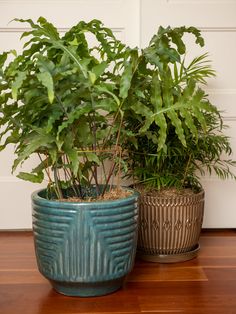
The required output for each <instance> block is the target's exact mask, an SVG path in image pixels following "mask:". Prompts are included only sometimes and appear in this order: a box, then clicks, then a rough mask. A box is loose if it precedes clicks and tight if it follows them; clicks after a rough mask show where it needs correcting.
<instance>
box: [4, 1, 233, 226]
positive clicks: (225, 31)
mask: <svg viewBox="0 0 236 314" xmlns="http://www.w3.org/2000/svg"><path fill="white" fill-rule="evenodd" d="M41 15H42V16H45V17H46V18H47V19H48V20H50V21H52V22H53V23H55V25H56V26H57V27H58V28H59V30H60V31H61V32H64V31H66V30H67V29H68V28H70V27H71V26H72V25H74V24H76V23H77V22H78V21H79V20H85V21H89V20H91V19H94V18H96V19H100V20H102V21H103V22H104V24H105V25H106V26H108V27H111V28H112V29H113V31H114V33H115V35H116V36H117V37H118V38H120V39H122V40H124V41H125V42H126V43H127V44H129V45H130V46H138V45H139V44H140V46H145V45H146V44H147V43H148V41H149V40H150V38H151V37H152V35H153V34H154V33H155V32H156V30H157V29H158V26H159V25H163V26H167V25H171V26H180V25H186V26H191V25H193V26H196V27H199V28H200V29H201V30H202V33H203V36H204V38H205V42H206V49H205V50H207V51H209V52H210V58H211V59H212V61H213V67H214V69H215V70H216V71H217V78H216V79H212V80H211V81H209V84H208V87H207V89H208V93H209V95H210V98H211V100H212V101H213V103H215V104H216V105H217V106H218V107H219V108H220V109H222V110H224V111H225V112H224V117H225V120H226V123H227V124H228V125H229V127H230V128H229V129H228V130H227V134H229V135H230V136H231V137H232V139H231V142H232V147H233V150H234V151H235V152H236V106H235V104H236V80H235V73H236V61H235V56H236V0H68V1H66V0H34V1H32V0H0V51H4V50H9V49H12V48H14V49H19V48H20V47H21V45H20V43H19V37H20V35H21V33H22V31H24V30H25V28H27V27H28V26H27V25H24V24H20V25H19V23H15V22H12V23H10V24H8V23H9V21H10V20H12V19H13V18H15V17H18V18H31V19H34V20H35V19H37V18H38V17H39V16H41ZM189 51H191V54H192V55H191V56H195V55H198V54H199V53H202V52H203V51H201V50H200V49H196V47H195V45H194V42H192V41H191V40H189ZM12 151H13V150H12V148H9V149H8V150H7V151H5V152H1V153H0V195H1V203H0V229H25V228H30V227H31V207H30V193H31V192H32V191H33V190H35V189H37V188H39V185H35V184H30V183H27V182H24V181H20V180H18V179H17V178H15V176H13V175H12V174H11V169H10V167H11V160H12V159H13V153H12ZM234 157H235V158H236V153H235V154H234ZM202 182H203V186H204V188H205V190H206V210H205V219H204V226H205V227H214V228H220V227H236V193H235V192H236V183H235V182H234V181H232V180H228V181H224V182H221V181H219V180H218V179H217V178H216V177H212V178H204V179H203V180H202ZM221 192H222V194H221Z"/></svg>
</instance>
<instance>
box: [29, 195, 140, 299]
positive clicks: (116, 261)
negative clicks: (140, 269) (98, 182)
mask: <svg viewBox="0 0 236 314" xmlns="http://www.w3.org/2000/svg"><path fill="white" fill-rule="evenodd" d="M45 195H46V192H45V190H40V191H36V192H34V193H33V194H32V206H33V231H34V242H35V252H36V258H37V263H38V268H39V271H40V272H41V273H42V274H43V275H44V276H45V277H46V278H47V279H48V280H50V282H51V284H52V286H53V287H54V289H55V290H56V291H57V292H60V293H62V294H65V295H69V296H81V297H88V296H99V295H105V294H109V293H112V292H114V291H116V290H118V289H119V288H120V287H121V286H122V284H123V283H124V280H125V278H126V276H127V274H128V273H129V272H130V271H131V269H132V267H133V264H134V258H135V254H136V245H137V220H138V197H139V194H138V193H137V192H135V191H132V194H131V195H130V196H128V197H127V198H123V199H119V200H114V201H97V202H90V203H87V202H84V203H71V202H58V201H53V200H47V199H46V198H45Z"/></svg>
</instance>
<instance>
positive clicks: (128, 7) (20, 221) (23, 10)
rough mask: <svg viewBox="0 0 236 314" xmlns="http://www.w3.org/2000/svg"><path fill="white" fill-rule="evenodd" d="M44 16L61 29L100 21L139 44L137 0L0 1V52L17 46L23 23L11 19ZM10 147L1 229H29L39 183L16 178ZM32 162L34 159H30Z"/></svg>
mask: <svg viewBox="0 0 236 314" xmlns="http://www.w3.org/2000/svg"><path fill="white" fill-rule="evenodd" d="M39 16H44V17H46V18H47V19H48V20H49V21H51V22H52V23H54V24H55V25H56V26H57V27H58V28H59V30H60V31H61V32H65V31H66V30H67V29H68V28H70V27H71V26H73V25H75V24H76V23H78V22H79V21H80V20H85V21H90V20H92V19H99V20H102V21H103V23H104V24H105V25H106V26H107V27H110V28H112V30H113V32H114V34H115V35H116V36H117V38H119V39H121V40H122V41H124V42H126V43H127V44H129V45H130V46H137V45H138V44H139V20H140V19H139V2H138V1H137V0H64V1H63V0H0V52H2V51H5V50H10V49H20V47H21V45H20V43H19V38H20V35H21V33H22V32H23V31H25V27H27V25H26V26H24V24H20V25H19V23H15V22H11V23H9V21H11V20H12V19H14V18H16V17H17V18H31V19H33V20H36V19H37V18H38V17H39ZM12 160H13V148H12V147H11V148H9V149H8V150H7V151H4V152H1V153H0V229H27V228H31V204H30V194H31V192H32V191H33V190H35V189H38V188H39V185H35V184H30V183H27V182H24V181H21V180H18V179H17V178H16V177H15V176H14V175H12V174H11V163H12ZM32 162H33V161H32Z"/></svg>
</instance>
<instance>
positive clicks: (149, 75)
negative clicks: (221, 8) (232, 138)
mask: <svg viewBox="0 0 236 314" xmlns="http://www.w3.org/2000/svg"><path fill="white" fill-rule="evenodd" d="M185 33H191V34H192V35H194V36H195V38H196V43H197V44H199V45H200V46H203V45H204V41H203V38H202V37H201V35H200V32H199V30H197V29H196V28H194V27H190V28H186V27H180V28H174V29H172V28H170V27H168V28H166V29H164V28H162V27H160V28H159V30H158V33H157V34H156V35H155V36H154V37H153V38H152V40H151V41H150V44H149V46H148V47H147V48H145V49H143V51H142V53H141V55H139V57H138V59H137V61H136V67H137V71H136V73H135V75H134V77H133V81H132V87H133V89H131V90H130V91H129V99H128V101H129V103H130V104H132V105H131V106H132V108H133V109H134V111H135V113H134V114H132V115H130V114H129V113H130V112H129V111H127V112H126V113H128V116H127V117H126V122H127V125H128V129H130V131H132V132H133V139H132V141H129V143H127V145H126V147H127V149H128V159H127V161H128V163H129V168H130V169H132V170H131V171H130V173H129V174H130V176H133V178H134V180H135V182H142V183H143V184H145V185H147V186H150V187H152V188H156V189H161V188H165V187H176V188H178V189H181V188H185V187H191V188H193V189H197V190H198V189H199V187H200V181H199V175H200V174H205V172H209V173H210V174H211V173H212V171H214V172H215V173H216V174H217V175H218V176H219V177H220V178H222V179H226V178H228V177H232V178H235V175H234V174H233V173H232V172H231V171H232V168H231V166H235V165H236V163H235V161H232V160H231V159H227V158H229V157H228V156H229V155H230V154H231V147H230V142H229V138H228V137H227V136H225V135H224V134H223V130H224V126H223V121H222V118H221V114H220V112H219V111H218V109H217V108H216V107H215V106H214V105H212V104H211V103H210V101H209V100H208V98H207V95H206V94H205V92H204V91H203V90H202V88H201V87H200V84H201V85H202V84H205V83H206V79H207V78H208V77H212V76H214V75H215V72H214V71H213V70H212V69H211V67H210V62H209V61H208V60H207V54H203V55H201V56H199V57H197V58H194V59H193V60H192V62H190V64H188V65H187V64H186V62H185V53H186V47H185V43H184V41H183V35H184V34H185ZM223 155H224V156H226V157H227V158H226V160H225V159H224V157H223Z"/></svg>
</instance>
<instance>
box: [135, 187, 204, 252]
mask: <svg viewBox="0 0 236 314" xmlns="http://www.w3.org/2000/svg"><path fill="white" fill-rule="evenodd" d="M203 213H204V191H201V192H200V193H198V194H193V195H184V196H180V195H178V196H175V197H172V196H171V197H170V196H158V197H156V196H149V195H141V198H140V220H139V238H138V250H139V251H140V252H143V253H145V254H153V255H161V254H164V255H168V254H180V253H184V252H188V251H191V250H192V249H193V248H194V247H196V245H197V244H198V240H199V236H200V232H201V227H202V221H203Z"/></svg>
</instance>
